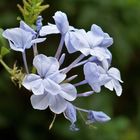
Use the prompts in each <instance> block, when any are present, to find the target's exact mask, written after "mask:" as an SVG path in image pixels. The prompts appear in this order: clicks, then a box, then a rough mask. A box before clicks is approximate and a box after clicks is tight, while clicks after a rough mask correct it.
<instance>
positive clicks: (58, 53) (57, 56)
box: [55, 35, 64, 59]
mask: <svg viewBox="0 0 140 140" xmlns="http://www.w3.org/2000/svg"><path fill="white" fill-rule="evenodd" d="M63 44H64V35H62V36H61V40H60V43H59V46H58V49H57V51H56V54H55V58H57V59H59V57H60V55H61V52H62V49H63Z"/></svg>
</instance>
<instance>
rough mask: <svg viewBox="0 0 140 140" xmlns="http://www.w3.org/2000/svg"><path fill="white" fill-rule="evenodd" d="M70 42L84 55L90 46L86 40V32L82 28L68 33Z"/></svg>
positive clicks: (87, 53)
mask: <svg viewBox="0 0 140 140" xmlns="http://www.w3.org/2000/svg"><path fill="white" fill-rule="evenodd" d="M70 42H71V44H72V46H73V47H74V48H75V49H76V50H77V51H80V52H81V53H82V54H84V55H85V56H87V55H89V53H90V46H89V44H88V41H87V40H86V32H85V31H84V30H77V31H75V32H71V33H70Z"/></svg>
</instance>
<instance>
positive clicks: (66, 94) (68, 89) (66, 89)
mask: <svg viewBox="0 0 140 140" xmlns="http://www.w3.org/2000/svg"><path fill="white" fill-rule="evenodd" d="M60 86H61V89H62V91H60V92H59V95H60V96H62V97H63V98H65V99H66V100H68V101H73V100H75V99H76V97H77V90H76V88H75V87H74V86H73V85H72V84H69V83H64V84H61V85H60Z"/></svg>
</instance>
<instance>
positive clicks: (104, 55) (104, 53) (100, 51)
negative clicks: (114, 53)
mask: <svg viewBox="0 0 140 140" xmlns="http://www.w3.org/2000/svg"><path fill="white" fill-rule="evenodd" d="M108 52H109V51H108V50H107V49H106V48H101V47H95V48H93V49H91V51H90V54H91V55H92V56H95V57H97V58H98V59H99V60H100V61H103V60H104V59H110V53H108Z"/></svg>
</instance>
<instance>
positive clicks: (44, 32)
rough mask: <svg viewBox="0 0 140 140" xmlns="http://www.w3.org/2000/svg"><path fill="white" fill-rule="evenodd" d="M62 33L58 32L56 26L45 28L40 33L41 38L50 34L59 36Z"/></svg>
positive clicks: (50, 25) (51, 25) (49, 25)
mask: <svg viewBox="0 0 140 140" xmlns="http://www.w3.org/2000/svg"><path fill="white" fill-rule="evenodd" d="M58 33H60V31H59V30H58V28H57V26H56V25H54V24H48V25H46V26H43V27H42V28H41V30H40V32H39V35H40V36H45V35H50V34H58Z"/></svg>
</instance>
